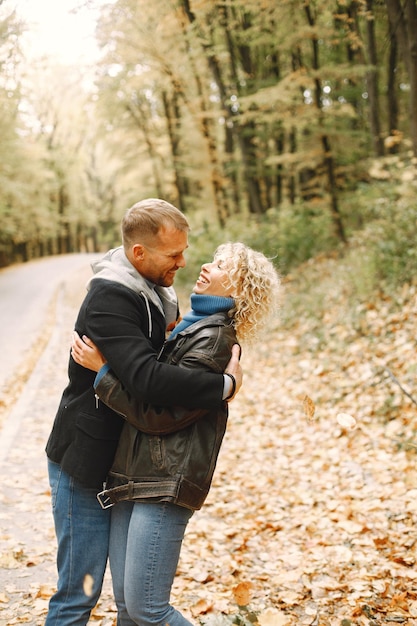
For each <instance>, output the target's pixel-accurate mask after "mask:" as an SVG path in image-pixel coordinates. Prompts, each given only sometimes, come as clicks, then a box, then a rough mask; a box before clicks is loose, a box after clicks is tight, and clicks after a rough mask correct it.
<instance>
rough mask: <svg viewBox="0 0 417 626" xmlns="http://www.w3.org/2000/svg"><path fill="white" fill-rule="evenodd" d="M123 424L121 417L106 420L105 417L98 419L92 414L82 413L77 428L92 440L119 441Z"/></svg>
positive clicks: (101, 416)
mask: <svg viewBox="0 0 417 626" xmlns="http://www.w3.org/2000/svg"><path fill="white" fill-rule="evenodd" d="M123 423H124V421H123V419H122V418H121V417H116V416H114V417H113V416H112V417H109V418H106V417H104V416H103V415H100V416H99V417H97V416H95V415H91V414H90V413H80V415H79V417H78V419H77V428H78V430H80V431H81V432H82V433H84V434H85V435H88V436H89V437H91V438H92V439H100V440H102V441H113V440H115V439H119V436H120V431H121V429H122V426H123Z"/></svg>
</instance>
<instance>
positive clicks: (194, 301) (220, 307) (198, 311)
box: [169, 293, 234, 339]
mask: <svg viewBox="0 0 417 626" xmlns="http://www.w3.org/2000/svg"><path fill="white" fill-rule="evenodd" d="M233 305H234V300H233V298H225V297H223V296H206V295H204V294H199V293H192V294H191V311H189V312H188V313H187V314H186V315H184V317H183V318H182V320H181V321H180V322H179V324H177V325H176V326H175V328H174V330H173V331H172V333H171V334H170V336H169V339H172V338H173V337H175V335H176V334H177V333H179V332H181V331H182V330H184V328H187V327H188V326H191V324H194V323H195V322H198V321H199V320H202V319H204V318H205V317H208V316H209V315H213V313H219V312H220V311H229V309H231V308H232V307H233Z"/></svg>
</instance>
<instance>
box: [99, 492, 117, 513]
mask: <svg viewBox="0 0 417 626" xmlns="http://www.w3.org/2000/svg"><path fill="white" fill-rule="evenodd" d="M97 500H98V501H99V503H100V506H101V508H102V509H110V508H111V507H112V506H114V502H112V501H111V499H110V496H109V495H108V494H107V492H106V491H100V493H98V494H97Z"/></svg>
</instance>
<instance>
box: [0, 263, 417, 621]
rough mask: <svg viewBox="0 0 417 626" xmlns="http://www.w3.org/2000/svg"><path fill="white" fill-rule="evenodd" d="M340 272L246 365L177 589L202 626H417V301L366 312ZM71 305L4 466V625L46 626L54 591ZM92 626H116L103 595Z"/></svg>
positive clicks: (386, 303) (296, 286)
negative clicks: (56, 446) (56, 474)
mask: <svg viewBox="0 0 417 626" xmlns="http://www.w3.org/2000/svg"><path fill="white" fill-rule="evenodd" d="M337 272H340V269H337V270H336V265H335V261H332V260H325V261H322V262H319V263H318V264H317V265H315V266H314V267H306V268H305V269H304V270H303V271H301V272H299V273H298V274H297V275H295V276H292V277H288V280H287V281H286V284H285V288H284V297H283V302H282V314H281V319H280V320H279V321H277V323H276V325H275V326H274V327H273V328H271V331H270V333H269V334H268V335H267V337H266V338H265V340H263V341H262V342H259V343H258V345H257V346H256V347H255V348H253V349H252V350H251V351H246V353H245V354H244V356H243V367H244V371H245V380H244V387H243V389H242V390H241V392H240V393H239V395H238V397H237V398H236V400H235V401H234V402H233V403H232V405H231V411H230V421H229V426H228V432H227V435H226V438H225V442H224V445H223V448H222V451H221V454H220V458H219V462H218V467H217V471H216V474H215V479H214V483H213V487H212V490H211V492H210V495H209V498H208V501H207V503H206V505H205V506H204V507H203V509H202V510H201V511H199V512H197V513H196V514H195V515H194V517H193V518H192V520H191V522H190V524H189V528H188V531H187V535H186V540H185V542H184V546H183V551H182V557H181V561H180V565H179V571H178V576H177V579H176V582H175V588H174V593H173V601H174V603H175V605H176V606H177V607H178V608H180V609H182V610H184V612H185V613H186V614H187V615H188V616H190V619H191V620H192V621H194V622H197V621H199V620H201V621H204V622H207V623H209V624H211V625H213V626H217V625H219V626H221V625H222V624H225V623H228V621H230V620H231V619H235V620H238V621H240V622H243V623H245V622H249V621H256V620H257V621H258V622H259V623H260V625H261V626H283V625H288V626H291V625H296V624H297V625H306V626H307V625H311V626H336V625H337V626H349V625H350V624H357V625H368V624H369V625H373V626H376V625H377V624H384V623H387V624H389V623H393V624H394V623H403V624H407V625H417V572H416V569H415V562H416V558H417V553H416V549H417V543H416V540H417V530H416V515H417V472H416V468H415V466H416V459H417V456H416V452H417V448H416V446H417V442H416V440H415V424H416V409H417V406H416V404H415V402H416V401H417V385H416V382H415V373H416V367H417V355H416V339H415V336H416V315H417V292H416V288H415V286H407V287H404V289H403V290H402V291H401V293H400V294H398V295H397V297H396V298H395V299H392V298H388V297H383V296H382V295H381V296H379V297H375V299H374V300H373V301H372V302H361V301H360V300H359V299H356V298H351V292H350V291H349V289H347V288H346V287H345V285H346V284H348V277H347V283H345V282H344V280H335V274H337ZM306 281H317V283H319V282H320V285H321V291H316V292H314V291H313V292H311V291H309V292H308V293H307V290H306V288H305V285H306ZM323 294H324V295H323ZM71 295H72V294H71V293H70V294H66V295H65V297H66V300H65V298H64V303H65V302H66V305H67V308H66V309H65V310H66V313H65V315H61V316H60V326H59V328H58V330H57V331H56V332H55V335H54V336H53V337H52V340H51V346H52V353H53V357H52V356H51V352H49V353H48V350H50V349H51V347H49V348H48V349H47V352H46V354H45V362H44V364H43V366H42V367H41V368H40V371H39V373H38V380H37V381H35V383H34V384H33V389H32V391H33V392H34V395H33V396H32V400H27V403H29V406H26V408H25V407H23V411H21V413H22V414H23V417H22V418H21V419H22V423H21V426H20V429H19V432H20V433H22V432H24V436H19V438H18V443H17V444H16V445H15V446H14V447H13V450H12V452H11V453H10V454H9V456H8V457H7V459H5V460H3V463H2V466H1V469H2V475H3V477H5V478H4V480H3V481H2V484H1V485H0V502H1V515H0V522H1V530H0V540H1V544H0V545H1V548H0V566H1V567H2V570H1V572H0V576H1V577H2V578H1V579H0V583H2V584H1V586H0V589H1V591H0V624H1V625H3V624H4V625H6V624H7V625H9V624H10V625H11V624H19V623H27V624H34V625H35V624H36V625H38V624H42V623H43V619H44V616H45V612H46V607H47V599H48V597H49V594H50V593H51V591H52V589H53V586H54V584H55V574H54V556H55V542H54V536H53V527H52V520H51V516H50V512H49V506H50V505H49V493H48V487H47V481H46V471H45V462H44V457H43V447H44V442H45V437H46V436H47V434H48V432H49V428H50V425H51V421H52V419H53V412H54V409H55V407H56V402H57V398H58V397H59V394H60V392H61V390H62V386H63V383H64V382H65V368H66V354H67V347H66V345H65V341H68V337H69V333H70V329H71V324H72V321H73V309H72V308H71V307H70V306H68V302H72V301H73V300H71V297H70V296H71ZM319 300H320V301H319ZM316 305H317V306H316ZM312 312H313V313H314V312H315V313H317V312H319V314H317V315H312ZM54 337H55V338H54ZM28 395H29V398H30V394H28ZM347 416H350V417H351V418H352V419H349V418H348V417H347ZM11 476H12V477H13V480H12V479H11V478H10V477H11ZM91 624H96V625H101V626H110V625H112V624H115V613H114V606H113V603H112V599H111V593H110V584H109V581H108V580H107V581H106V588H105V591H104V593H103V597H102V600H101V602H100V605H99V606H98V608H97V610H96V612H95V614H94V616H93V617H92V619H91Z"/></svg>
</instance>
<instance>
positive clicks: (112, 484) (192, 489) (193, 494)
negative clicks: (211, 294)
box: [96, 313, 236, 510]
mask: <svg viewBox="0 0 417 626" xmlns="http://www.w3.org/2000/svg"><path fill="white" fill-rule="evenodd" d="M235 343H236V335H235V331H234V329H233V326H232V324H231V321H230V318H228V316H227V313H216V314H214V315H210V316H208V317H206V318H205V319H203V320H200V321H198V322H196V323H194V324H192V325H191V326H189V327H188V328H186V329H185V330H184V331H182V332H180V333H179V334H178V335H177V336H176V337H175V338H174V339H173V340H171V341H167V342H166V343H165V345H164V347H163V349H162V351H161V354H160V355H159V360H161V361H163V362H166V363H170V364H175V365H178V366H179V367H184V368H199V369H204V370H206V371H212V372H216V373H220V372H223V371H224V368H225V367H226V365H227V363H228V361H229V359H230V356H231V348H232V346H233V344H235ZM96 393H97V395H98V396H99V397H100V399H101V400H102V401H103V402H104V403H105V404H107V405H108V406H110V407H111V408H112V409H114V410H116V411H117V412H119V413H120V414H122V415H123V416H124V417H125V419H126V420H127V423H125V425H124V426H123V430H122V434H121V437H120V441H119V446H118V448H117V453H116V457H115V460H114V463H113V466H112V469H111V471H110V473H109V476H108V480H107V485H106V490H105V491H104V492H102V494H100V496H99V499H100V502H101V503H102V506H111V505H112V504H115V503H116V502H119V501H121V500H137V501H140V502H146V501H148V502H152V501H153V502H161V501H168V502H173V503H175V504H178V505H180V506H184V507H186V508H189V509H193V510H195V509H199V508H201V506H202V505H203V503H204V500H205V499H206V497H207V494H208V492H209V489H210V485H211V481H212V478H213V473H214V469H215V466H216V462H217V457H218V454H219V450H220V446H221V443H222V440H223V436H224V433H225V430H226V424H227V416H228V407H227V402H224V403H223V405H222V407H221V408H220V409H219V410H202V409H197V410H194V411H192V410H190V409H184V408H182V407H170V408H166V407H156V406H151V405H149V404H144V403H142V402H141V401H140V399H138V398H135V397H132V396H131V395H130V394H129V393H128V392H127V391H126V390H125V389H124V388H123V385H122V384H121V383H120V381H119V380H118V379H117V378H116V377H115V376H114V374H113V373H112V372H111V371H110V372H108V373H107V374H105V375H104V376H103V377H102V378H101V380H100V381H99V383H98V385H97V387H96Z"/></svg>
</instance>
